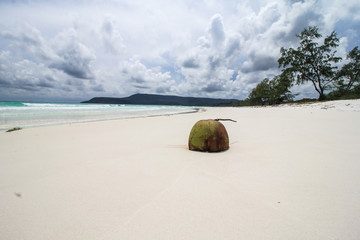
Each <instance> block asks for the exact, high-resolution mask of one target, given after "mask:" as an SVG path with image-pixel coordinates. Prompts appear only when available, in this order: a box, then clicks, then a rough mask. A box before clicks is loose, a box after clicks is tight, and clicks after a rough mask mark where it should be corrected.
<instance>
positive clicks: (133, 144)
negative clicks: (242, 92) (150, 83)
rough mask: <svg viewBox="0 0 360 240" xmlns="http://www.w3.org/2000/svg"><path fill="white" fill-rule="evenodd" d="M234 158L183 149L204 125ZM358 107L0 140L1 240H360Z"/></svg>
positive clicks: (142, 121) (235, 113)
mask: <svg viewBox="0 0 360 240" xmlns="http://www.w3.org/2000/svg"><path fill="white" fill-rule="evenodd" d="M209 118H232V119H234V120H237V123H233V122H223V124H224V125H225V127H226V128H227V130H228V133H229V137H230V149H229V150H228V151H226V152H222V153H201V152H192V151H189V150H187V140H188V134H189V133H190V130H191V127H192V126H193V124H194V123H195V122H196V121H197V120H200V119H209ZM359 123H360V101H359V100H352V101H339V102H332V103H321V104H311V105H301V106H298V105H296V106H294V105H293V106H282V107H265V108H259V107H256V108H250V107H247V108H208V109H206V111H201V112H198V113H193V114H182V115H173V116H162V117H151V118H139V119H126V120H114V121H103V122H93V123H83V124H72V125H59V126H51V127H39V128H28V129H23V130H20V131H15V132H11V133H5V132H1V133H0V239H7V240H9V239H10V240H11V239H37V240H41V239H87V240H90V239H97V240H99V239H167V240H168V239H175V240H177V239H206V240H209V239H234V240H235V239H236V240H238V239H242V240H243V239H276V240H279V239H284V240H285V239H286V240H289V239H319V240H324V239H327V240H329V239H346V240H351V239H354V240H357V239H359V236H360V227H359V226H360V145H359V142H360V125H359Z"/></svg>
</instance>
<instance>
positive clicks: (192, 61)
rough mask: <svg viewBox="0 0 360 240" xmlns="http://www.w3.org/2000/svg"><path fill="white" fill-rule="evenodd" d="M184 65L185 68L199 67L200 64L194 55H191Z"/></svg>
mask: <svg viewBox="0 0 360 240" xmlns="http://www.w3.org/2000/svg"><path fill="white" fill-rule="evenodd" d="M182 66H183V67H184V68H199V67H200V65H199V64H198V63H197V62H196V59H195V58H194V57H190V58H188V59H186V60H185V61H184V62H183V64H182Z"/></svg>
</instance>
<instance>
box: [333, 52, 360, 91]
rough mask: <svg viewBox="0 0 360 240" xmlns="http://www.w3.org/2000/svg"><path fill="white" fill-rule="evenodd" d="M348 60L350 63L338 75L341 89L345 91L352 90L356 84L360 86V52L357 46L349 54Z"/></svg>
mask: <svg viewBox="0 0 360 240" xmlns="http://www.w3.org/2000/svg"><path fill="white" fill-rule="evenodd" d="M347 59H349V60H350V62H349V63H347V64H345V65H344V66H343V67H342V68H341V70H340V72H339V74H338V77H339V78H340V81H339V83H338V85H339V88H341V89H344V90H350V89H351V88H352V87H353V86H354V84H355V85H356V84H360V50H359V48H358V47H357V46H356V47H354V48H353V50H351V51H350V52H349V53H348V55H347Z"/></svg>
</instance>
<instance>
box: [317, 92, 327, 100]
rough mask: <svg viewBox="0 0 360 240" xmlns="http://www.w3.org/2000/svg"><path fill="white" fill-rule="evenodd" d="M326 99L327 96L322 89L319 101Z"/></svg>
mask: <svg viewBox="0 0 360 240" xmlns="http://www.w3.org/2000/svg"><path fill="white" fill-rule="evenodd" d="M325 99H326V96H325V94H324V93H323V92H322V91H321V93H320V94H319V98H318V100H319V101H324V100H325Z"/></svg>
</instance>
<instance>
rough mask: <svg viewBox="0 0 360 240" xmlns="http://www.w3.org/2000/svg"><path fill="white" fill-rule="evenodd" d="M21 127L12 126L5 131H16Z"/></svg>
mask: <svg viewBox="0 0 360 240" xmlns="http://www.w3.org/2000/svg"><path fill="white" fill-rule="evenodd" d="M21 129H22V128H20V127H14V128H11V129H9V130H7V131H6V132H13V131H18V130H21Z"/></svg>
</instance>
